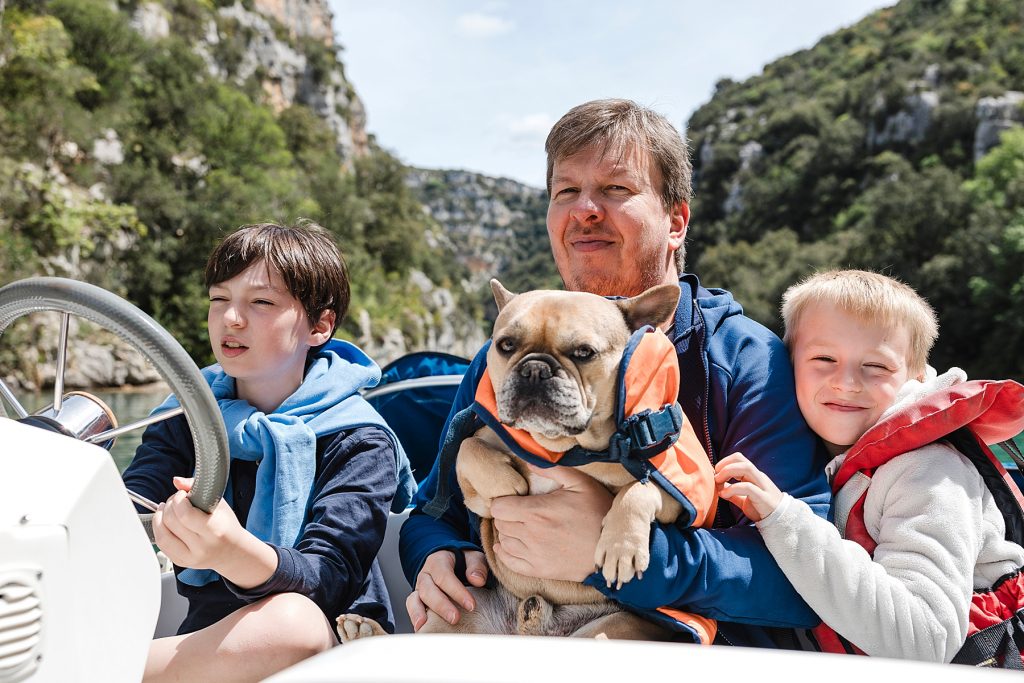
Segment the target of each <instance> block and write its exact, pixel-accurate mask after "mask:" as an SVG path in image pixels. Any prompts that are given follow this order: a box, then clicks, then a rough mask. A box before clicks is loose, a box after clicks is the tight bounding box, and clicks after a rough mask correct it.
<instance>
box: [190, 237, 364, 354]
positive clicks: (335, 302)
mask: <svg viewBox="0 0 1024 683" xmlns="http://www.w3.org/2000/svg"><path fill="white" fill-rule="evenodd" d="M260 260H263V261H264V262H265V263H267V264H268V265H270V266H272V267H273V268H275V269H276V270H277V272H279V273H280V274H281V279H283V280H284V282H285V286H287V287H288V291H289V292H290V293H291V295H292V296H294V297H295V298H296V299H298V300H299V302H300V303H301V304H302V307H303V309H304V310H305V311H306V317H308V318H309V322H310V325H316V324H317V322H319V320H320V316H321V315H322V314H323V312H324V311H327V310H332V311H334V313H335V317H334V325H335V327H337V325H338V324H339V323H340V322H341V320H342V318H343V317H344V316H345V313H346V312H347V311H348V304H349V298H350V296H351V292H350V289H349V282H348V269H347V268H346V266H345V260H344V259H343V258H342V256H341V252H339V251H338V246H337V245H336V244H335V242H334V239H333V238H332V237H331V234H330V233H329V232H327V230H325V229H324V228H323V227H321V226H320V225H318V224H316V223H314V222H313V221H310V220H299V221H297V222H296V223H295V224H294V225H291V226H287V227H285V226H283V225H279V224H277V223H255V224H252V225H243V226H242V227H240V228H238V230H235V231H234V232H232V233H231V234H230V235H228V236H227V237H225V238H224V239H223V241H221V243H220V244H218V245H217V248H216V249H214V250H213V253H212V254H210V258H209V259H208V260H207V262H206V287H207V288H209V287H212V286H213V285H215V284H218V283H220V282H225V281H227V280H230V279H231V278H233V277H235V276H236V275H238V274H239V273H241V272H242V271H244V270H245V269H246V268H248V267H249V266H251V265H252V264H253V263H256V262H257V261H260ZM331 333H332V334H333V333H334V331H333V330H332V331H331Z"/></svg>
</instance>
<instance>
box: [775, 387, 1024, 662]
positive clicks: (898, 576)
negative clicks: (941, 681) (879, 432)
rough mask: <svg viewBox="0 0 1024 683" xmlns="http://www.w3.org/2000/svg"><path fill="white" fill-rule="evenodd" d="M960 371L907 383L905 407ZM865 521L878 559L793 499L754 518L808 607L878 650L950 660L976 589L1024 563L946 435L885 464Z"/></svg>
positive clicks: (873, 484) (973, 472)
mask: <svg viewBox="0 0 1024 683" xmlns="http://www.w3.org/2000/svg"><path fill="white" fill-rule="evenodd" d="M954 371H955V372H954ZM951 373H953V374H952V375H951ZM963 378H964V375H963V372H962V371H961V370H959V369H957V368H954V369H953V370H951V371H950V372H948V373H945V374H944V375H942V376H939V377H935V376H934V372H933V373H932V374H931V377H930V378H929V379H928V380H926V381H925V383H924V384H922V383H920V382H916V381H914V382H912V383H908V386H906V387H904V389H903V390H901V391H900V394H899V396H898V398H897V406H899V405H903V404H906V403H907V402H910V401H913V400H916V399H918V398H921V397H922V395H924V394H927V393H929V391H928V388H929V387H931V390H932V391H934V390H935V389H936V388H938V387H941V386H949V385H950V384H955V383H957V381H962V380H963ZM951 380H952V381H951ZM883 417H885V416H883ZM842 457H843V456H842V455H841V456H839V458H842ZM830 465H831V466H830V468H829V469H830V470H832V471H834V470H835V467H834V463H830ZM851 502H852V501H851ZM837 512H839V514H840V516H842V511H837ZM837 518H838V517H837ZM864 522H865V524H866V526H867V531H868V533H869V534H870V535H871V538H873V539H874V540H875V541H876V542H877V543H878V547H877V548H876V549H875V554H874V558H872V557H871V556H870V555H868V553H867V552H866V551H865V550H864V549H863V548H862V547H861V546H860V545H858V544H857V543H855V542H853V541H847V540H844V539H842V538H841V537H840V534H839V531H838V530H837V529H836V527H835V526H833V525H832V524H830V523H829V522H828V521H826V520H824V519H822V518H820V517H817V516H815V515H814V513H812V512H811V510H810V508H808V507H807V506H806V505H805V504H804V503H802V502H801V501H798V500H795V499H793V498H792V497H790V496H789V495H786V496H784V498H783V501H782V503H781V504H780V505H779V506H778V507H777V508H776V509H775V511H774V512H773V513H772V514H771V515H769V516H768V517H766V518H765V519H763V520H762V521H761V522H759V523H758V524H757V526H758V529H760V531H761V534H762V536H763V537H764V540H765V544H766V545H767V546H768V549H769V550H770V551H771V553H772V555H773V556H774V557H775V559H776V561H777V562H778V563H779V566H780V567H781V568H782V571H783V572H785V574H786V577H787V578H788V579H789V580H790V582H791V583H792V584H793V586H794V587H795V588H796V590H797V592H799V593H800V595H801V597H803V599H804V600H806V601H807V604H808V605H810V607H811V608H812V609H813V610H814V611H815V612H817V614H818V616H820V617H821V619H822V621H824V622H825V623H826V624H828V625H829V626H831V627H832V628H833V629H835V630H836V631H837V632H838V633H839V634H840V635H842V636H843V637H845V638H846V639H847V640H849V641H850V642H852V643H854V644H855V645H857V646H858V647H859V648H860V649H861V650H863V651H864V652H866V653H867V654H869V655H874V656H880V657H899V658H906V659H918V660H925V661H933V662H948V661H950V660H951V659H952V658H953V657H954V656H955V655H956V653H957V651H958V650H959V649H960V648H961V646H962V645H963V643H964V641H965V640H966V639H967V614H968V608H969V606H970V601H971V594H972V591H973V589H975V588H988V587H990V586H991V585H992V584H993V583H994V582H995V581H996V580H997V579H999V578H1000V577H1002V576H1003V575H1005V574H1007V573H1009V572H1012V571H1014V570H1016V569H1017V568H1018V567H1020V566H1021V565H1024V548H1021V547H1020V546H1018V545H1016V544H1014V543H1010V542H1008V541H1006V540H1005V531H1006V530H1005V526H1004V523H1003V518H1002V515H1001V514H1000V513H999V510H998V509H997V507H996V505H995V501H994V500H993V498H992V494H991V493H990V492H989V490H988V489H987V488H986V486H985V485H984V483H983V482H982V479H981V475H979V474H978V471H977V470H976V469H975V468H974V466H973V465H972V464H971V463H970V461H969V460H967V458H966V457H964V456H963V455H961V454H960V453H959V452H958V451H956V450H954V449H953V448H951V447H950V446H949V445H947V444H945V443H935V444H931V445H928V446H925V447H924V448H920V449H918V450H917V451H912V452H909V453H906V454H904V455H901V456H898V457H896V458H893V459H892V460H890V461H889V462H887V463H886V464H884V465H882V466H881V467H879V468H877V469H876V470H875V474H874V476H873V478H872V479H871V484H870V487H869V488H868V493H867V498H866V500H865V503H864Z"/></svg>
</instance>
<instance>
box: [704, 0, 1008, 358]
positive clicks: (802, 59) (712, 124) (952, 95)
mask: <svg viewBox="0 0 1024 683" xmlns="http://www.w3.org/2000/svg"><path fill="white" fill-rule="evenodd" d="M1022 31H1024V14H1021V11H1020V3H1019V2H1016V1H1015V0H962V1H961V0H953V1H948V0H902V1H901V2H900V3H898V4H897V5H895V6H893V7H891V8H885V9H882V10H879V11H877V12H875V13H874V14H872V15H870V16H868V17H866V18H865V19H864V20H862V21H861V22H859V23H858V24H856V25H854V26H851V27H850V28H847V29H844V30H841V31H838V32H836V33H834V34H832V35H830V36H827V37H825V38H824V39H822V41H821V42H820V43H819V44H818V45H816V46H814V47H813V48H811V49H809V50H804V51H801V52H798V53H796V54H793V55H790V56H787V57H783V58H781V59H779V60H778V61H776V62H774V63H772V64H769V65H767V66H766V67H765V69H764V71H763V73H762V74H760V75H758V76H755V77H753V78H751V79H749V80H747V81H745V82H739V83H737V82H732V81H723V82H720V83H719V85H718V86H717V87H716V91H715V96H714V97H713V98H712V100H711V101H710V102H708V103H707V104H706V105H704V106H703V107H701V108H700V109H698V110H697V111H696V112H695V113H694V115H693V117H692V118H691V120H690V122H689V125H688V126H687V130H688V134H689V135H690V137H691V139H692V140H693V141H694V144H695V149H696V150H697V152H698V153H697V154H695V159H694V166H695V168H694V175H695V179H696V198H695V201H694V205H693V216H694V225H693V227H692V229H691V233H690V234H691V237H692V240H693V242H692V244H691V245H690V248H689V252H690V261H691V263H693V266H692V270H694V271H695V272H697V273H699V274H700V275H701V276H702V279H703V280H704V281H705V282H707V283H708V284H712V285H716V286H718V285H720V284H723V283H724V285H725V286H727V287H730V288H732V289H733V290H734V292H735V293H736V294H737V296H738V298H739V299H740V301H741V302H742V303H743V304H744V306H745V308H746V310H747V311H748V312H749V313H751V314H752V315H753V316H754V317H755V318H757V319H759V320H761V321H762V322H765V323H766V324H768V325H769V326H772V327H776V326H777V324H778V320H777V318H776V313H775V307H776V305H777V303H778V302H777V299H778V295H779V293H780V292H781V291H782V289H784V286H785V285H786V284H787V283H791V282H792V281H793V280H794V279H795V278H796V277H797V275H798V274H801V273H802V272H806V270H807V269H809V268H811V267H817V266H843V267H846V266H849V267H861V268H870V269H874V270H879V271H882V272H886V273H891V274H893V275H896V276H898V277H900V278H901V279H903V280H905V281H907V282H908V283H910V284H911V285H913V286H915V287H917V288H918V289H919V291H921V292H922V294H924V295H925V296H926V297H927V298H928V299H929V300H930V301H931V302H932V303H933V305H935V307H936V309H937V310H938V312H939V315H940V323H941V327H942V333H941V335H940V338H939V342H938V345H937V347H936V349H935V351H934V353H933V360H934V362H935V364H936V365H937V366H938V365H943V366H946V365H951V364H956V365H960V366H962V367H964V368H965V369H966V370H967V371H968V373H969V374H973V375H990V376H1014V377H1018V378H1020V377H1024V365H1022V363H1021V361H1019V360H1017V359H1016V358H1015V357H1014V355H1013V354H1006V353H999V351H998V350H999V349H1000V348H1002V349H1005V348H1017V346H1020V345H1021V342H1022V341H1024V338H1022V332H1021V326H1022V324H1024V323H1022V322H1020V321H1021V320H1024V311H1021V308H1020V304H1019V302H1020V301H1021V292H1022V284H1021V275H1020V274H1021V272H1022V269H1021V266H1020V264H1021V262H1022V260H1021V253H1020V251H1019V244H1020V230H1021V228H1020V226H1021V220H1022V219H1021V217H1020V214H1019V211H1020V207H1021V206H1022V205H1024V203H1022V200H1021V198H1020V197H1021V192H1022V191H1021V189H1020V184H1021V183H1022V182H1024V181H1021V180H1019V179H1021V178H1024V166H1022V164H1024V161H1022V158H1024V157H1022V150H1021V144H1022V143H1021V141H1020V137H1019V136H1020V135H1021V134H1020V133H1019V132H1013V131H1011V132H1010V133H1008V134H1006V135H1005V136H1004V139H1003V143H1002V145H1000V146H999V147H998V148H996V149H995V150H992V151H991V152H990V153H989V155H988V156H986V157H985V158H984V159H982V160H981V161H979V162H978V164H977V166H975V159H974V143H975V136H976V132H977V129H978V126H979V121H978V118H977V114H976V106H977V103H978V100H979V99H980V98H982V97H986V96H993V95H994V96H1001V95H1002V94H1004V93H1005V92H1007V91H1009V90H1017V91H1020V90H1024V59H1022V57H1024V41H1021V39H1020V38H1021V35H1022ZM915 107H916V108H915ZM882 131H886V132H887V133H886V135H885V136H882V135H879V133H881V132H882ZM753 142H756V143H758V144H759V145H760V153H759V154H756V155H753V156H750V155H748V157H747V158H746V159H744V158H741V157H742V154H743V150H749V149H751V148H750V144H751V143H753Z"/></svg>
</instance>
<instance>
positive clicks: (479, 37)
mask: <svg viewBox="0 0 1024 683" xmlns="http://www.w3.org/2000/svg"><path fill="white" fill-rule="evenodd" d="M329 4H330V6H331V9H332V11H333V12H334V30H335V35H336V37H337V39H338V41H339V43H340V44H341V46H342V47H343V48H344V50H343V52H342V60H343V61H344V63H345V67H346V73H347V74H348V77H349V79H350V80H351V81H352V83H353V84H354V85H355V88H356V91H357V92H358V93H359V95H360V97H361V98H362V100H363V102H364V104H365V105H366V110H367V124H368V128H369V130H370V132H371V133H374V134H375V135H376V136H377V140H378V142H380V144H382V145H383V146H384V147H385V148H387V149H388V150H390V151H391V152H393V153H394V154H396V155H397V156H398V157H399V158H400V159H402V161H404V162H405V163H408V164H411V165H414V166H421V167H426V168H462V169H468V170H472V171H480V172H483V173H487V174H488V175H494V176H505V177H509V178H514V179H516V180H520V181H522V182H526V183H530V184H532V185H536V186H538V187H540V186H542V185H543V182H544V150H543V146H544V138H545V136H546V135H547V132H548V130H549V129H550V127H551V124H553V123H554V122H555V121H556V120H557V119H558V117H559V116H561V115H562V114H563V113H565V111H567V110H568V109H569V108H570V107H572V106H574V105H576V104H579V103H581V102H585V101H587V100H590V99H594V98H598V97H628V98H631V99H634V100H636V101H638V102H640V103H642V104H646V105H648V106H651V107H653V108H654V109H656V110H658V111H660V112H661V113H663V114H665V115H666V116H667V117H668V118H669V120H671V121H672V123H674V124H675V125H676V126H678V127H679V128H680V129H682V128H683V127H684V126H685V122H686V120H687V119H688V118H689V117H690V115H691V114H692V113H693V111H694V110H695V109H696V108H697V107H699V106H700V105H701V104H703V103H704V102H706V101H707V100H708V99H709V98H710V97H711V93H712V90H713V88H714V84H715V82H716V81H718V80H719V79H720V78H723V77H729V78H732V79H734V80H742V79H744V78H747V77H749V76H752V75H755V74H757V73H759V72H760V71H761V69H762V67H764V65H765V64H767V63H769V62H771V61H773V60H774V59H776V58H778V57H781V56H783V55H786V54H790V53H792V52H795V51H797V50H800V49H804V48H808V47H811V46H812V45H814V44H815V43H816V42H817V41H818V39H819V38H821V37H822V36H824V35H826V34H828V33H831V32H832V31H835V30H837V29H839V28H841V27H844V26H849V25H851V24H853V23H856V22H857V21H858V20H859V19H861V18H862V17H864V16H866V15H867V14H869V13H870V12H872V11H874V10H876V9H878V8H880V7H885V6H890V5H892V4H894V2H893V0H718V2H713V1H709V0H675V1H672V0H632V1H631V2H608V1H607V0H547V1H544V0H510V1H508V2H503V1H486V0H485V1H483V2H480V1H473V0H429V1H421V0H373V1H372V2H367V1H366V0H329Z"/></svg>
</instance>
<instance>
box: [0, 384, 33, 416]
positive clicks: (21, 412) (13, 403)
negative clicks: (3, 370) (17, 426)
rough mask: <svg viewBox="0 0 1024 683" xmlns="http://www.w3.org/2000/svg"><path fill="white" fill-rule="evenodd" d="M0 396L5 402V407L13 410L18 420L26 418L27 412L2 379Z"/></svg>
mask: <svg viewBox="0 0 1024 683" xmlns="http://www.w3.org/2000/svg"><path fill="white" fill-rule="evenodd" d="M0 396H3V398H4V400H5V401H7V405H9V406H10V407H11V409H12V410H14V414H15V415H17V416H18V419H22V418H26V417H28V411H27V410H25V406H23V405H21V402H20V401H18V397H17V396H15V395H14V392H13V391H11V388H10V387H9V386H7V383H6V382H4V381H3V380H2V379H0Z"/></svg>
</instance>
